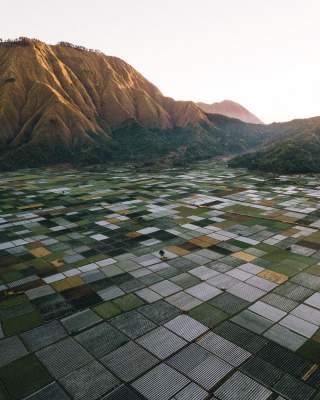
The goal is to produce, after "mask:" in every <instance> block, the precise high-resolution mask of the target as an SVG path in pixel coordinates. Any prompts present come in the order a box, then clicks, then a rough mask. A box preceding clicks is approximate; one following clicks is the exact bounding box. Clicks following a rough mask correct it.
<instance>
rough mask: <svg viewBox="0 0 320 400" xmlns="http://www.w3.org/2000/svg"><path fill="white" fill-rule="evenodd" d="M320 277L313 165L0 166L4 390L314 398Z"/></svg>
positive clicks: (162, 397)
mask: <svg viewBox="0 0 320 400" xmlns="http://www.w3.org/2000/svg"><path fill="white" fill-rule="evenodd" d="M319 290H320V180H319V176H316V175H314V176H307V175H306V176H272V175H259V174H254V173H251V172H250V173H248V172H247V171H245V170H240V169H239V170H235V169H229V168H226V166H225V165H224V164H222V163H218V162H209V163H208V162H205V163H204V162H203V163H198V164H195V165H193V166H192V167H190V168H189V169H184V170H182V169H181V170H180V169H168V170H162V171H160V172H146V173H143V172H139V171H135V170H133V169H130V168H129V167H128V168H126V167H124V168H114V169H108V170H107V171H105V172H101V171H100V172H90V171H86V170H69V171H68V170H66V171H64V172H62V171H61V170H55V169H51V170H45V169H44V170H42V171H40V172H39V171H37V172H35V171H34V170H22V171H18V172H10V173H3V174H1V177H0V399H1V400H2V399H5V400H7V399H29V400H42V399H53V400H67V399H76V400H85V399H88V400H89V399H90V400H95V399H104V400H111V399H112V400H116V399H117V400H125V399H130V400H131V399H132V400H135V399H150V400H169V399H176V400H186V399H194V400H201V399H219V400H230V399H231V400H264V399H270V400H275V399H277V400H280V399H281V400H282V399H287V400H300V399H301V400H309V399H318V397H317V396H318V390H319V388H320V369H319V361H320V330H319V327H320V293H319ZM319 398H320V397H319Z"/></svg>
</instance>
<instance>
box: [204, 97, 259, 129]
mask: <svg viewBox="0 0 320 400" xmlns="http://www.w3.org/2000/svg"><path fill="white" fill-rule="evenodd" d="M197 105H198V106H199V107H200V108H201V109H202V110H203V111H204V112H206V113H209V114H222V115H226V116H227V117H230V118H237V119H240V120H241V121H244V122H248V123H251V124H262V123H263V122H262V121H261V120H260V119H259V118H258V117H257V116H255V115H254V114H252V112H250V111H249V110H248V109H246V108H245V107H243V106H242V105H241V104H239V103H236V102H235V101H232V100H223V101H220V102H217V103H212V104H207V103H202V102H199V103H197Z"/></svg>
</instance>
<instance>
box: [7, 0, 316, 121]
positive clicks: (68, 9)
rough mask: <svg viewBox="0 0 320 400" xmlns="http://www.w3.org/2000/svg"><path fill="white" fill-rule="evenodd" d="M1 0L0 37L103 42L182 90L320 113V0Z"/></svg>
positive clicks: (278, 114) (270, 112)
mask: <svg viewBox="0 0 320 400" xmlns="http://www.w3.org/2000/svg"><path fill="white" fill-rule="evenodd" d="M1 3H2V4H1V16H0V21H1V23H0V37H2V38H14V37H18V36H29V37H36V38H38V39H41V40H43V41H46V42H49V43H56V42H58V41H60V40H64V41H69V42H72V43H75V44H81V45H84V46H87V47H91V48H97V49H100V50H102V51H104V52H105V53H106V54H110V55H116V56H118V57H121V58H123V59H124V60H126V61H127V62H129V63H130V64H131V65H133V66H134V67H135V68H137V69H138V70H139V71H140V72H141V73H142V74H143V75H144V76H145V77H146V78H148V79H149V80H150V81H152V82H153V83H154V84H156V85H157V86H158V87H159V89H160V90H161V91H162V92H163V93H164V94H165V95H167V96H171V97H174V98H175V99H179V100H194V101H204V102H209V103H211V102H214V101H220V100H223V99H232V100H235V101H238V102H240V103H241V104H243V105H244V106H246V107H248V108H249V109H250V110H251V111H252V112H254V113H255V114H257V116H259V117H260V118H261V119H262V120H264V121H265V122H271V121H284V120H289V119H293V118H297V117H309V116H314V115H320V48H319V41H320V1H319V0H54V1H53V2H52V1H49V0H28V1H25V0H8V1H5V0H3V1H2V2H1Z"/></svg>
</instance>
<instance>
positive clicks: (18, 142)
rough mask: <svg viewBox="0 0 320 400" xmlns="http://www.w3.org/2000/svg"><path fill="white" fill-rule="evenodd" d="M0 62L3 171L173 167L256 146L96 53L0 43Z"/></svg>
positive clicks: (29, 42) (121, 64)
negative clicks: (151, 163) (152, 163)
mask: <svg viewBox="0 0 320 400" xmlns="http://www.w3.org/2000/svg"><path fill="white" fill-rule="evenodd" d="M0 60H1V61H0V167H1V168H15V167H25V166H28V167H29V166H31V167H32V166H40V165H49V164H53V163H61V162H71V163H97V162H117V161H132V162H136V161H138V162H142V161H143V160H146V159H148V160H152V159H153V160H165V161H168V160H169V161H170V160H171V161H172V160H174V161H175V162H179V161H180V160H184V161H185V160H193V159H198V158H204V157H209V156H212V155H217V154H224V153H226V152H229V151H230V149H232V151H233V152H243V151H245V150H248V149H249V148H251V147H252V146H253V145H254V146H255V145H257V143H258V142H259V141H260V137H259V135H258V136H257V135H256V132H253V131H252V132H251V131H250V133H249V134H248V132H245V131H244V130H243V129H240V131H241V133H240V137H237V140H236V141H235V140H234V138H233V137H230V135H228V134H227V133H226V132H225V131H224V125H225V123H226V120H221V118H219V117H215V118H214V117H212V116H210V115H208V114H206V113H205V112H204V111H202V110H201V109H200V108H199V107H198V106H197V105H196V104H195V103H193V102H191V101H175V100H173V99H171V98H169V97H165V96H163V95H162V93H161V92H160V91H159V89H158V88H157V87H155V86H154V85H153V84H152V83H150V82H149V81H148V80H147V79H145V78H144V77H143V76H142V75H141V74H140V73H139V72H138V71H136V70H135V69H134V68H133V67H131V66H130V65H129V64H127V63H126V62H125V61H123V60H121V59H119V58H117V57H111V56H106V55H104V54H103V53H101V52H99V51H94V50H88V49H85V48H83V47H81V46H75V45H72V44H70V43H65V42H61V43H59V44H57V45H48V44H45V43H43V42H41V41H39V40H31V39H28V38H19V39H17V40H13V41H6V42H0ZM215 119H216V120H215ZM239 122H240V121H239ZM231 125H232V123H231Z"/></svg>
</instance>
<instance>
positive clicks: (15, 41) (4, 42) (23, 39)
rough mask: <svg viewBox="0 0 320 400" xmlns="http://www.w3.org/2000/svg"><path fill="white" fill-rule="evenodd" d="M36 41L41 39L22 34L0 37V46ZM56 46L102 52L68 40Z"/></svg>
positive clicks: (12, 45)
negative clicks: (13, 36)
mask: <svg viewBox="0 0 320 400" xmlns="http://www.w3.org/2000/svg"><path fill="white" fill-rule="evenodd" d="M32 42H36V43H42V42H41V40H39V39H34V38H27V37H24V36H21V37H18V38H16V39H7V40H3V39H1V38H0V46H1V47H14V46H29V45H30V43H32ZM57 46H64V47H70V48H72V49H76V50H80V51H87V52H90V53H96V54H102V52H101V51H100V50H96V49H88V48H86V47H84V46H78V45H75V44H72V43H69V42H59V43H57Z"/></svg>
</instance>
